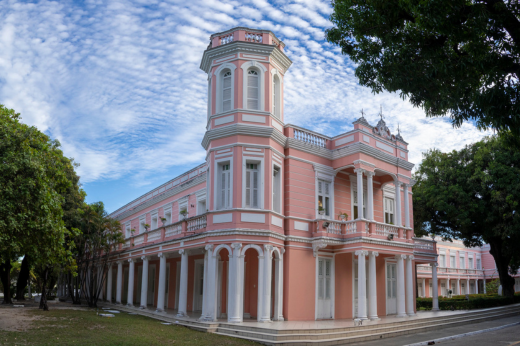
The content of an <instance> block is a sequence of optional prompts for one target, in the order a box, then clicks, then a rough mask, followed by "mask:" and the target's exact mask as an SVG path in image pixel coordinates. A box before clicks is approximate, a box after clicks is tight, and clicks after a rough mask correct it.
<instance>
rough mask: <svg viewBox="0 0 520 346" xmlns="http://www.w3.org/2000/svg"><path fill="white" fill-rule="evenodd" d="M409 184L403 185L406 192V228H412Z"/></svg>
mask: <svg viewBox="0 0 520 346" xmlns="http://www.w3.org/2000/svg"><path fill="white" fill-rule="evenodd" d="M408 187H409V185H408V184H403V190H404V225H405V227H406V228H410V204H409V203H410V202H409V196H408Z"/></svg>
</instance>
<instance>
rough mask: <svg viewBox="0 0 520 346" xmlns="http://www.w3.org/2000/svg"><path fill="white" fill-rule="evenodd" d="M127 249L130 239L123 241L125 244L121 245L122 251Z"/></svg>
mask: <svg viewBox="0 0 520 346" xmlns="http://www.w3.org/2000/svg"><path fill="white" fill-rule="evenodd" d="M128 247H130V239H128V240H125V242H124V243H123V249H126V248H128Z"/></svg>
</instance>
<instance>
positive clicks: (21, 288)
mask: <svg viewBox="0 0 520 346" xmlns="http://www.w3.org/2000/svg"><path fill="white" fill-rule="evenodd" d="M28 279H29V259H28V257H27V255H25V256H24V258H23V261H22V266H21V267H20V274H18V280H17V281H16V299H17V300H25V287H27V280H28Z"/></svg>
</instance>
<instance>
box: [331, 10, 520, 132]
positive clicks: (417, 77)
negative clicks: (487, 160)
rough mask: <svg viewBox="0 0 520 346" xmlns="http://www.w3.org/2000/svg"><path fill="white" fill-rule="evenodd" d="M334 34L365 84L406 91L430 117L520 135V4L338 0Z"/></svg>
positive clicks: (334, 12) (334, 16)
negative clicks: (470, 122)
mask: <svg viewBox="0 0 520 346" xmlns="http://www.w3.org/2000/svg"><path fill="white" fill-rule="evenodd" d="M332 6H333V13H332V15H331V21H332V23H333V24H334V27H332V28H331V29H329V30H327V33H326V35H327V40H328V41H329V42H331V43H335V44H337V45H339V46H340V47H341V50H342V52H343V54H348V55H349V56H350V58H351V59H352V60H353V61H354V62H355V63H357V64H358V66H357V68H356V76H357V77H358V78H359V82H360V84H361V85H364V86H368V87H370V88H371V89H372V91H374V92H377V93H379V92H381V91H383V90H387V91H390V92H394V91H399V92H400V93H401V96H402V97H403V98H405V97H406V98H409V100H410V102H411V103H412V104H413V105H414V106H416V107H422V108H424V110H425V112H426V115H427V116H430V117H432V116H444V115H447V114H449V115H450V116H451V119H452V123H453V124H454V125H455V126H460V125H461V124H462V123H463V122H464V121H468V120H474V121H475V122H476V124H477V125H478V126H479V127H480V128H488V127H492V128H495V129H498V130H499V131H501V132H503V131H508V130H509V131H512V132H513V134H515V135H519V134H520V91H519V77H520V60H519V57H520V56H519V52H520V21H519V12H518V3H517V2H516V1H502V0H435V1H419V0H334V1H332Z"/></svg>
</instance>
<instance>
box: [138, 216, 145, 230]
mask: <svg viewBox="0 0 520 346" xmlns="http://www.w3.org/2000/svg"><path fill="white" fill-rule="evenodd" d="M145 224H146V215H143V216H141V217H139V234H143V233H144V232H146V229H145V228H144V225H145Z"/></svg>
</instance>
